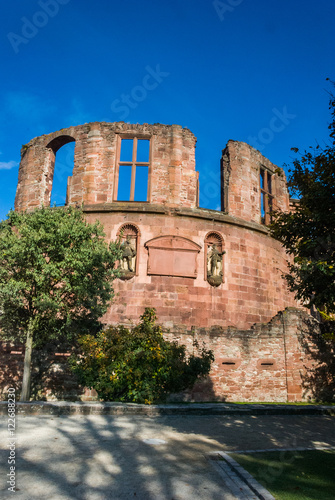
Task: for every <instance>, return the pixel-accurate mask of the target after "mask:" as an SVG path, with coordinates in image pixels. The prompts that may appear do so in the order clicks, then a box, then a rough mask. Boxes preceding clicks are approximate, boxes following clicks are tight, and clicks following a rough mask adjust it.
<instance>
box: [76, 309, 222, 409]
mask: <svg viewBox="0 0 335 500" xmlns="http://www.w3.org/2000/svg"><path fill="white" fill-rule="evenodd" d="M140 319H141V321H140V323H139V324H138V325H137V326H135V327H134V328H133V329H131V330H129V329H127V328H125V327H124V326H117V327H112V326H111V327H108V328H107V329H105V330H103V331H101V332H100V333H99V334H98V335H97V336H93V335H84V336H82V337H81V338H80V339H79V345H80V347H81V349H82V355H80V356H79V357H73V358H72V359H71V360H70V361H71V366H72V369H73V371H74V372H75V373H76V375H77V376H78V378H79V381H80V383H82V384H83V385H85V386H87V387H90V388H93V389H95V390H96V391H97V393H98V395H99V397H100V398H101V399H103V400H105V401H123V402H135V403H145V404H151V403H153V402H159V401H164V400H165V399H166V397H167V396H168V395H169V394H171V393H176V392H180V391H182V390H185V389H188V388H191V387H192V386H193V385H194V383H195V382H196V380H197V379H199V378H201V377H204V376H205V375H208V373H209V371H210V368H211V363H212V361H213V360H214V356H213V353H212V351H210V350H207V349H206V348H205V347H202V348H199V346H198V344H197V343H196V342H195V343H194V346H195V350H196V353H197V354H196V355H195V354H192V355H189V356H188V355H187V353H186V347H185V346H184V345H178V344H177V343H176V342H169V341H167V340H165V339H164V338H163V334H162V328H161V327H160V326H158V325H156V314H155V310H154V309H149V308H146V309H145V312H144V314H143V315H142V316H141V318H140Z"/></svg>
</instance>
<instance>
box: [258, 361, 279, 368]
mask: <svg viewBox="0 0 335 500" xmlns="http://www.w3.org/2000/svg"><path fill="white" fill-rule="evenodd" d="M257 368H258V369H259V370H276V369H277V364H276V361H275V360H274V359H259V360H258V362H257Z"/></svg>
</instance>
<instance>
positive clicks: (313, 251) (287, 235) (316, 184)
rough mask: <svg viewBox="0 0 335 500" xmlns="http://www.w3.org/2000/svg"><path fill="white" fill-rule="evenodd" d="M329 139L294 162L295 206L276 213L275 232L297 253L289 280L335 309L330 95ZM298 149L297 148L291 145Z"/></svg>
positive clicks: (327, 309)
mask: <svg viewBox="0 0 335 500" xmlns="http://www.w3.org/2000/svg"><path fill="white" fill-rule="evenodd" d="M332 83H333V85H334V82H332ZM329 109H330V111H331V116H332V121H331V123H330V125H329V127H328V128H329V130H330V134H329V136H330V141H329V143H328V144H326V145H325V146H324V147H321V146H319V145H317V146H316V147H315V148H312V147H311V148H310V150H309V151H305V152H304V153H302V154H300V156H299V157H298V158H297V159H295V160H294V161H293V168H292V170H290V175H289V180H288V186H289V189H290V192H291V194H293V195H295V197H298V198H299V203H298V204H297V206H296V209H295V210H294V211H292V212H289V213H283V212H275V213H274V214H273V222H272V224H271V227H270V229H271V233H272V235H273V236H274V237H275V238H277V239H278V240H280V241H281V242H282V244H283V245H284V247H285V248H286V250H287V252H288V253H289V254H291V255H292V262H291V263H289V272H288V273H287V274H286V280H287V282H288V285H289V288H290V289H291V291H293V292H294V293H295V296H296V298H297V299H301V300H302V301H303V303H304V304H305V305H306V306H307V307H312V306H315V307H316V308H317V309H319V310H321V311H323V312H324V313H325V314H329V313H334V312H335V97H334V95H333V94H332V93H330V100H329ZM292 149H293V151H294V152H295V153H299V150H298V148H292Z"/></svg>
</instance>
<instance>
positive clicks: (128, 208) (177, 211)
mask: <svg viewBox="0 0 335 500" xmlns="http://www.w3.org/2000/svg"><path fill="white" fill-rule="evenodd" d="M83 211H84V212H86V213H104V212H107V213H108V212H138V213H148V214H162V215H169V216H183V217H193V218H197V219H204V220H211V221H214V222H222V223H226V224H231V225H233V226H239V227H243V228H245V229H251V230H253V231H258V232H260V233H263V234H266V235H269V230H268V228H267V227H266V226H264V225H262V224H257V223H256V222H248V221H245V220H243V219H239V218H237V217H233V216H232V215H229V214H227V213H225V212H220V211H218V210H210V209H208V208H175V207H169V206H166V205H156V204H153V203H148V202H128V201H125V202H120V201H116V202H114V203H96V204H92V205H84V206H83Z"/></svg>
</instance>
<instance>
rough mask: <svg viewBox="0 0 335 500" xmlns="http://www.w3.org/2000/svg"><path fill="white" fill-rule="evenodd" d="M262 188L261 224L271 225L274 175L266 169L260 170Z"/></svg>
mask: <svg viewBox="0 0 335 500" xmlns="http://www.w3.org/2000/svg"><path fill="white" fill-rule="evenodd" d="M259 182H260V188H261V223H262V224H270V222H271V212H272V209H273V194H272V175H271V174H270V172H268V171H267V170H265V169H264V168H261V169H260V176H259Z"/></svg>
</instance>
